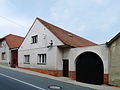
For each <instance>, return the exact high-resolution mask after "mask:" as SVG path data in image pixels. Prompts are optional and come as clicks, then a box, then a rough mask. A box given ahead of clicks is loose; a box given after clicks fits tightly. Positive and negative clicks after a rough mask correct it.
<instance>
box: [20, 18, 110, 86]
mask: <svg viewBox="0 0 120 90" xmlns="http://www.w3.org/2000/svg"><path fill="white" fill-rule="evenodd" d="M18 62H19V67H21V68H26V69H33V70H36V71H39V72H42V73H46V74H50V75H55V76H65V77H70V78H73V79H76V80H77V81H81V82H86V83H92V84H103V83H108V48H107V47H106V45H97V44H95V43H93V42H91V41H88V40H86V39H84V38H82V37H79V36H77V35H75V34H72V33H70V32H68V31H65V30H63V29H61V28H59V27H57V26H55V25H52V24H50V23H48V22H46V21H44V20H41V19H39V18H36V20H35V21H34V23H33V25H32V26H31V28H30V30H29V32H28V34H27V35H26V37H25V39H24V41H23V43H22V44H21V46H20V48H19V51H18Z"/></svg>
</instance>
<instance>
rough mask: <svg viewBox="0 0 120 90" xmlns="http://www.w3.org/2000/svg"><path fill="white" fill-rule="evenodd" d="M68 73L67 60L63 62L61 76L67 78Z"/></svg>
mask: <svg viewBox="0 0 120 90" xmlns="http://www.w3.org/2000/svg"><path fill="white" fill-rule="evenodd" d="M68 73H69V61H68V60H63V76H64V77H68V76H69V75H68Z"/></svg>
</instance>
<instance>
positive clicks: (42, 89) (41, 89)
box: [0, 73, 46, 90]
mask: <svg viewBox="0 0 120 90" xmlns="http://www.w3.org/2000/svg"><path fill="white" fill-rule="evenodd" d="M0 75H2V76H4V77H7V78H10V79H13V80H15V81H18V82H21V83H24V84H26V85H29V86H32V87H34V88H37V89H40V90H46V89H44V88H41V87H38V86H35V85H33V84H30V83H27V82H24V81H21V80H19V79H16V78H13V77H11V76H7V75H5V74H2V73H0Z"/></svg>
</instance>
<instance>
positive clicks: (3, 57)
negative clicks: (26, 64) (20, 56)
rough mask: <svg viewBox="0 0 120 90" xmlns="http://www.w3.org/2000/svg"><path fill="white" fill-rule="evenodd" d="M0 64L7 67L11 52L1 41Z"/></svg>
mask: <svg viewBox="0 0 120 90" xmlns="http://www.w3.org/2000/svg"><path fill="white" fill-rule="evenodd" d="M0 46H1V47H0V64H2V65H6V66H9V62H10V60H11V51H10V50H9V47H8V45H7V43H6V41H5V40H4V41H2V42H1V45H0Z"/></svg>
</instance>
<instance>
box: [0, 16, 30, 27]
mask: <svg viewBox="0 0 120 90" xmlns="http://www.w3.org/2000/svg"><path fill="white" fill-rule="evenodd" d="M0 17H1V18H2V19H4V20H7V21H8V22H11V23H13V24H15V25H17V26H19V27H22V28H27V27H26V26H24V25H21V24H18V23H17V22H15V21H13V20H11V19H9V18H7V17H3V16H0ZM27 29H28V28H27Z"/></svg>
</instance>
